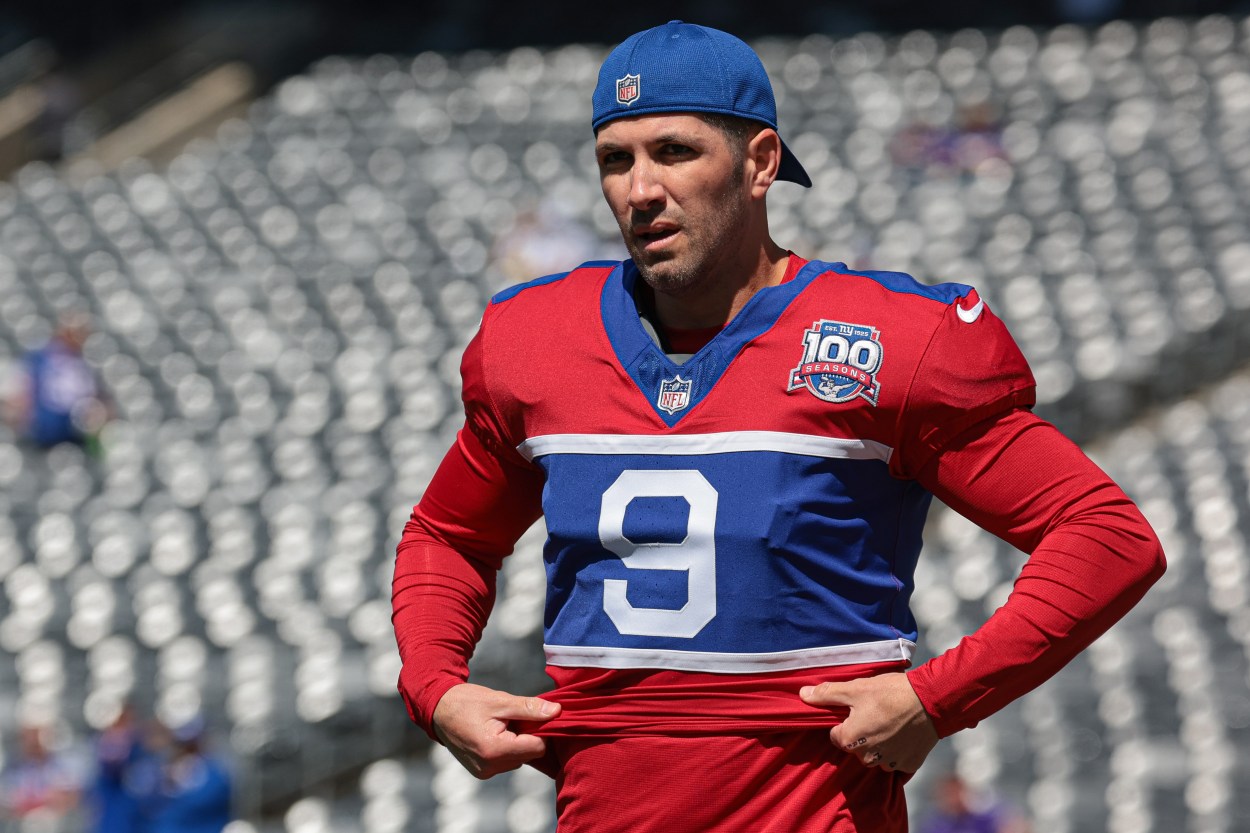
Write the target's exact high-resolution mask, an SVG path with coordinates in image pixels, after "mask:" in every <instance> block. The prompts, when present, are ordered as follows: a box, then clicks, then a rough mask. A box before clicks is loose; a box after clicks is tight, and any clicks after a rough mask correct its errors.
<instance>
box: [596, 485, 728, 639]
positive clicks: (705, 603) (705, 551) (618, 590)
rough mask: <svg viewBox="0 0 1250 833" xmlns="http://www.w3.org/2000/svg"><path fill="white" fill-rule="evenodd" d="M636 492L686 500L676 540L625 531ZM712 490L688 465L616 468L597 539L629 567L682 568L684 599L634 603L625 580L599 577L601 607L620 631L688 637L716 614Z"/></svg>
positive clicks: (647, 568)
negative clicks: (682, 530)
mask: <svg viewBox="0 0 1250 833" xmlns="http://www.w3.org/2000/svg"><path fill="white" fill-rule="evenodd" d="M636 497H680V498H685V500H686V502H687V503H689V504H690V520H689V523H688V525H687V527H686V537H685V539H683V540H682V541H681V542H680V543H676V544H662V543H650V544H646V543H644V544H635V543H634V542H633V541H630V540H629V539H628V538H626V537H625V510H626V508H627V507H628V506H629V503H630V501H632V500H633V499H634V498H636ZM718 497H719V496H718V495H717V493H716V490H715V489H714V488H712V484H711V483H708V482H707V478H705V477H704V476H703V475H702V474H701V473H699V472H698V471H695V470H693V469H689V470H686V469H683V470H678V471H655V470H635V469H630V470H627V471H623V472H621V476H620V477H618V478H617V479H616V482H615V483H613V484H612V485H611V486H610V487H609V488H608V490H607V491H606V492H604V493H603V503H602V508H601V509H600V513H599V541H600V543H602V544H603V546H604V548H605V549H607V550H608V551H609V552H612V553H615V554H616V555H617V556H619V557H620V559H621V561H622V562H624V564H625V566H626V567H629V568H630V569H635V570H685V571H686V572H687V574H688V579H687V590H688V596H687V600H686V604H685V605H684V606H683V607H681V608H680V609H678V610H670V609H667V608H656V607H634V606H633V605H632V604H630V602H629V599H628V598H627V595H626V594H627V590H628V588H629V581H628V580H625V579H605V580H604V582H603V610H604V612H605V613H607V614H608V618H609V619H611V620H612V624H614V625H616V629H617V630H618V631H620V632H621V633H623V634H631V635H636V636H675V637H683V638H686V639H689V638H691V637H693V636H695V635H696V634H698V633H699V631H701V630H703V628H704V627H705V626H706V625H707V623H708V622H711V621H712V619H713V618H715V616H716V503H717V499H718Z"/></svg>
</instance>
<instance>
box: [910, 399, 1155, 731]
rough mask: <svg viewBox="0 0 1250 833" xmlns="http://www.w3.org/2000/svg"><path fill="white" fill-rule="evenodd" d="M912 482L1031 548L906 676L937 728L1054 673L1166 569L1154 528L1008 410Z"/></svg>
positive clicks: (1099, 478) (1071, 454) (1107, 482)
mask: <svg viewBox="0 0 1250 833" xmlns="http://www.w3.org/2000/svg"><path fill="white" fill-rule="evenodd" d="M919 481H920V483H921V484H922V485H924V486H925V487H926V488H928V489H929V490H930V491H932V492H933V493H934V495H936V496H937V497H938V498H940V499H941V500H943V501H944V502H945V503H946V504H947V505H948V506H950V507H951V508H952V509H954V510H956V511H958V512H959V513H960V514H962V515H964V516H965V517H967V518H969V519H970V520H972V521H973V522H975V523H976V524H978V525H979V526H981V527H982V528H984V529H986V530H988V531H989V532H991V533H993V534H995V535H997V536H998V537H1000V538H1002V539H1003V540H1005V541H1007V542H1008V543H1010V544H1012V545H1013V546H1015V547H1017V548H1018V549H1021V550H1024V551H1025V552H1027V553H1029V558H1028V561H1027V562H1026V563H1025V564H1024V566H1023V568H1022V569H1021V571H1020V575H1019V577H1018V578H1017V580H1016V582H1015V585H1014V587H1013V589H1012V592H1011V594H1010V596H1009V597H1008V598H1007V601H1006V602H1005V603H1004V604H1003V606H1002V607H1000V608H999V609H998V610H996V611H995V612H994V613H993V614H992V615H991V616H990V618H989V620H988V621H986V622H985V624H984V625H982V626H981V627H980V628H978V629H977V630H976V631H975V632H974V633H972V634H971V635H969V636H967V637H965V638H964V639H963V640H961V641H960V642H959V644H958V645H956V646H955V647H954V648H951V649H950V650H948V651H946V652H945V653H943V654H941V655H940V656H938V657H935V658H933V659H931V660H929V661H928V662H926V663H924V664H923V665H921V666H919V667H917V668H915V669H912V670H911V671H909V672H908V679H909V680H910V681H911V684H912V687H913V688H914V689H915V691H916V694H917V696H918V697H919V698H920V701H921V703H922V704H923V705H924V707H925V710H926V711H927V712H928V714H929V716H930V718H931V719H932V720H933V723H934V726H935V727H936V728H937V730H938V734H939V735H941V736H943V737H945V736H947V735H950V734H952V733H954V732H955V731H958V730H959V729H965V728H968V727H971V726H974V725H976V724H977V723H978V722H979V721H980V720H982V719H984V718H985V717H987V716H989V715H991V714H993V713H994V712H996V711H998V710H999V709H1001V708H1002V707H1003V706H1005V705H1007V704H1008V703H1010V702H1011V701H1013V700H1015V699H1016V698H1018V697H1020V696H1022V695H1024V694H1025V693H1027V692H1029V691H1031V690H1032V689H1034V688H1035V687H1037V686H1038V685H1040V684H1041V683H1042V682H1044V681H1045V680H1047V679H1049V678H1050V677H1051V676H1052V675H1053V674H1055V673H1056V672H1057V671H1059V669H1060V668H1062V667H1063V666H1064V665H1065V664H1067V663H1068V661H1069V660H1071V659H1072V658H1073V657H1075V656H1076V655H1077V654H1078V653H1080V652H1081V651H1082V650H1084V649H1085V648H1086V647H1087V646H1088V645H1089V644H1090V643H1091V642H1093V641H1094V640H1095V639H1097V638H1098V637H1099V636H1100V635H1101V634H1103V633H1104V632H1105V631H1106V630H1107V629H1108V628H1110V627H1111V626H1112V625H1113V624H1115V622H1117V621H1118V620H1119V619H1120V618H1121V617H1122V616H1124V614H1125V613H1127V612H1128V611H1129V609H1130V608H1132V607H1133V605H1135V604H1136V603H1137V602H1138V601H1139V600H1140V599H1141V597H1142V596H1143V595H1144V594H1145V592H1146V590H1147V589H1149V587H1150V586H1151V585H1152V584H1153V583H1154V582H1155V581H1157V580H1158V578H1159V577H1160V576H1161V575H1162V574H1163V570H1164V555H1163V550H1162V547H1161V545H1160V544H1159V540H1158V538H1157V537H1156V536H1155V534H1154V531H1153V530H1152V529H1151V528H1150V525H1149V524H1148V523H1147V522H1146V519H1145V518H1144V517H1142V514H1141V512H1140V511H1138V509H1137V507H1136V506H1135V505H1134V504H1133V502H1132V501H1131V500H1130V499H1129V498H1128V497H1127V496H1126V495H1125V494H1124V492H1123V491H1122V490H1121V489H1120V487H1119V486H1117V485H1116V484H1115V483H1114V482H1113V481H1112V480H1111V478H1110V477H1108V476H1107V475H1106V474H1105V473H1104V472H1103V471H1102V470H1101V469H1099V468H1098V466H1096V465H1095V464H1094V463H1093V462H1092V461H1091V460H1090V459H1089V458H1088V457H1086V456H1085V455H1084V454H1083V453H1082V452H1081V450H1080V449H1079V448H1077V447H1076V445H1075V444H1073V443H1072V442H1071V441H1070V440H1068V439H1067V438H1066V437H1064V436H1063V435H1062V434H1060V433H1059V431H1058V430H1057V429H1055V427H1054V426H1053V425H1051V424H1050V423H1048V422H1045V421H1044V420H1042V419H1040V418H1039V417H1037V416H1034V415H1033V414H1032V413H1029V412H1028V411H1024V410H1015V411H1012V412H1010V413H1007V414H1003V415H1000V416H998V417H995V418H993V419H990V420H986V421H984V422H982V423H980V424H978V425H976V426H973V427H972V428H970V429H968V430H967V431H965V432H964V433H963V434H961V435H959V436H958V437H955V438H953V439H951V440H950V441H948V442H947V444H946V447H945V448H944V449H943V451H942V453H940V454H937V455H935V456H933V457H932V458H931V459H930V461H929V462H928V463H927V464H926V466H925V468H924V469H923V470H922V471H921V472H920V476H919Z"/></svg>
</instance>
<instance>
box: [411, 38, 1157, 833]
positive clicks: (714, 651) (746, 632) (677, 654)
mask: <svg viewBox="0 0 1250 833" xmlns="http://www.w3.org/2000/svg"><path fill="white" fill-rule="evenodd" d="M593 128H594V131H595V153H596V158H597V160H598V167H599V175H600V180H601V184H602V188H603V194H604V197H605V198H606V200H607V203H608V205H609V207H610V208H611V209H612V212H613V213H614V215H615V217H616V220H617V222H618V224H619V225H620V230H621V235H622V237H623V238H624V241H625V244H626V246H627V248H628V251H629V254H630V258H629V259H628V260H626V261H624V262H592V263H586V264H583V265H581V266H579V267H577V268H576V269H573V270H572V271H570V272H568V273H565V274H559V275H551V276H547V277H542V278H539V279H537V280H534V281H531V282H530V283H527V284H523V285H520V286H516V287H513V288H511V289H508V290H505V291H503V292H500V293H499V294H498V295H496V296H495V297H494V298H493V299H491V302H490V304H489V306H488V307H487V309H486V312H485V315H484V317H483V320H482V324H481V328H480V330H479V331H478V333H477V335H476V337H475V338H474V339H473V341H472V343H471V344H470V345H469V347H468V348H467V349H466V351H465V354H464V358H463V364H462V375H463V379H464V386H463V398H464V407H465V418H466V419H465V426H464V428H463V429H462V430H461V431H460V433H459V435H458V439H457V441H456V443H455V444H454V446H453V447H452V448H451V450H450V451H449V452H448V454H447V456H446V458H445V459H444V461H443V463H442V465H441V467H440V468H439V470H438V472H437V473H436V474H435V476H434V478H433V481H432V482H431V484H430V486H429V489H428V490H427V491H426V493H425V495H424V497H423V498H422V499H421V502H420V504H419V505H418V506H417V507H416V508H415V509H414V511H413V515H412V518H411V520H410V521H409V523H408V524H407V526H406V528H405V530H404V535H403V539H402V541H401V543H400V545H399V549H398V560H397V564H396V570H395V579H394V588H393V592H394V595H393V599H394V622H395V629H396V635H397V638H398V641H399V647H400V653H401V655H402V658H403V671H402V673H401V677H400V691H401V692H402V694H403V697H404V699H405V701H406V703H407V705H408V708H409V710H410V713H411V715H412V717H413V719H414V720H415V721H416V722H417V723H418V724H420V725H421V726H423V727H424V728H425V729H426V730H427V731H428V732H430V733H431V735H432V736H434V737H437V738H438V739H439V740H440V741H441V742H442V743H444V744H446V745H447V747H448V748H449V749H450V750H451V751H452V753H453V754H454V755H455V756H456V757H457V758H458V759H459V760H460V761H461V762H462V763H463V764H464V765H465V766H466V767H467V768H468V769H469V770H470V771H471V772H473V773H474V774H476V775H478V776H480V777H489V776H490V775H493V774H495V773H498V772H501V771H504V770H508V769H512V768H515V767H517V766H520V765H522V764H523V763H530V764H532V765H534V766H537V767H539V768H542V769H543V770H545V771H546V772H548V773H550V774H552V775H553V776H554V777H555V778H556V779H557V812H558V815H559V827H560V830H561V831H562V833H579V831H595V833H603V831H630V833H638V831H651V830H655V831H660V830H663V831H666V833H673V832H674V831H678V832H681V831H690V832H691V833H694V831H709V830H733V831H744V830H750V831H756V832H757V833H758V832H759V831H786V832H787V833H789V832H790V831H796V830H805V831H806V830H836V831H854V830H858V831H873V833H881V832H882V831H902V830H905V829H906V824H907V813H906V806H905V802H904V796H903V785H904V783H905V782H906V780H907V778H908V776H909V774H910V773H912V772H914V771H915V770H916V769H917V768H918V767H919V766H920V765H921V764H922V763H923V761H924V760H925V757H926V756H927V755H928V753H929V752H930V751H931V750H932V748H933V747H934V745H935V744H936V743H937V742H938V739H939V738H940V737H944V736H947V735H950V734H952V733H953V732H956V731H959V730H961V729H964V728H967V727H970V726H973V725H975V724H976V723H977V722H978V721H979V720H981V719H983V718H984V717H986V716H987V715H990V714H992V713H993V712H994V711H996V710H997V709H1000V708H1001V707H1002V706H1003V705H1005V704H1006V703H1008V702H1010V701H1011V700H1013V699H1014V698H1017V697H1019V696H1020V695H1022V694H1024V693H1025V692H1027V691H1029V690H1031V689H1032V688H1034V687H1035V686H1037V685H1039V684H1040V683H1041V682H1043V681H1044V680H1046V679H1047V678H1048V677H1050V676H1051V675H1053V674H1054V673H1055V672H1056V671H1057V670H1058V669H1059V668H1061V667H1062V666H1063V665H1064V664H1065V663H1066V662H1068V661H1069V660H1070V659H1071V658H1072V657H1073V656H1075V655H1076V654H1077V653H1078V652H1079V651H1081V650H1082V649H1083V648H1084V647H1085V646H1087V645H1088V644H1089V643H1090V642H1091V641H1092V640H1094V639H1095V638H1096V637H1097V636H1098V635H1099V634H1101V633H1102V632H1103V631H1105V630H1106V629H1107V628H1108V627H1110V626H1111V624H1113V623H1114V622H1115V621H1116V620H1117V619H1118V618H1119V617H1120V616H1122V615H1123V614H1124V613H1125V612H1126V611H1127V610H1128V609H1129V608H1130V607H1132V605H1133V604H1134V603H1136V601H1137V600H1138V599H1140V598H1141V596H1142V595H1143V594H1144V593H1145V592H1146V590H1147V588H1148V587H1149V586H1150V585H1151V584H1152V583H1153V582H1154V581H1155V580H1156V579H1157V578H1158V577H1159V576H1160V574H1161V573H1162V571H1163V567H1164V561H1163V554H1162V552H1161V550H1160V546H1159V543H1158V541H1157V539H1156V537H1155V536H1154V534H1153V532H1152V531H1151V529H1150V528H1149V526H1148V525H1147V523H1146V522H1145V520H1144V519H1143V518H1142V516H1141V514H1140V513H1139V512H1138V510H1137V508H1136V507H1135V506H1134V505H1133V504H1132V503H1131V502H1130V501H1129V499H1128V498H1126V497H1125V495H1124V493H1123V492H1122V491H1121V490H1120V489H1119V487H1117V486H1116V485H1115V484H1114V483H1113V482H1112V481H1111V480H1110V479H1109V478H1108V477H1107V476H1106V475H1105V474H1104V473H1103V472H1102V471H1100V470H1099V469H1098V468H1097V467H1096V466H1095V465H1094V464H1093V463H1092V462H1090V460H1089V459H1087V458H1086V457H1085V456H1084V455H1083V454H1082V453H1081V452H1080V451H1079V450H1078V449H1077V448H1076V447H1075V446H1074V445H1073V444H1072V443H1071V442H1069V441H1068V440H1066V439H1065V438H1064V437H1063V436H1062V435H1060V433H1059V432H1058V431H1057V430H1056V429H1055V428H1054V427H1053V426H1051V425H1049V424H1048V423H1046V422H1044V421H1043V420H1041V419H1040V418H1038V417H1036V416H1034V415H1033V414H1032V412H1031V410H1030V408H1031V406H1032V405H1033V403H1034V382H1033V378H1032V375H1031V373H1030V371H1029V368H1028V365H1027V364H1026V362H1025V360H1024V358H1023V357H1022V355H1021V354H1020V351H1019V350H1018V349H1017V347H1016V345H1015V343H1014V342H1013V340H1012V339H1011V337H1010V335H1009V334H1008V333H1007V330H1006V329H1005V327H1004V326H1003V324H1002V322H1001V321H1000V320H999V319H998V318H997V317H996V316H995V315H994V313H993V312H992V311H991V310H990V309H988V308H987V307H986V305H985V303H984V302H983V301H982V300H980V298H979V297H978V296H977V293H976V291H975V290H974V289H972V288H971V287H969V286H965V285H962V284H957V283H947V284H938V285H935V286H930V285H925V284H922V283H920V282H918V281H916V280H914V279H912V278H911V277H909V276H907V275H904V274H900V273H893V272H875V271H863V270H856V269H851V268H849V267H847V266H846V265H845V264H842V263H825V262H819V261H814V260H806V259H804V258H803V257H801V256H800V255H798V254H795V253H793V252H790V251H787V250H786V249H785V248H783V247H782V246H780V245H778V244H777V243H775V242H774V241H773V239H772V238H771V236H770V233H769V228H768V215H767V195H768V192H769V190H770V189H771V188H772V187H773V186H774V184H776V182H777V181H778V180H785V181H789V182H792V183H797V184H798V185H801V186H810V185H811V184H812V182H811V179H810V177H809V176H808V174H807V172H806V171H805V170H804V169H803V166H802V165H801V164H800V163H799V161H798V160H797V159H796V158H795V156H794V154H793V153H792V152H791V151H790V149H789V148H788V147H787V146H786V144H785V143H784V142H783V141H782V139H781V136H780V135H779V133H778V124H777V114H776V104H775V100H774V96H773V91H772V87H771V85H770V84H769V81H768V77H767V74H766V73H765V71H764V68H763V66H762V64H761V62H760V60H759V58H758V57H757V56H756V55H755V53H754V52H753V51H752V50H751V49H750V48H749V47H748V46H747V45H746V44H745V43H743V42H742V41H741V40H739V39H737V38H735V37H733V36H731V35H728V34H726V33H724V32H720V31H717V30H714V29H709V28H705V27H701V26H695V25H691V24H686V23H682V22H680V21H673V22H670V23H668V24H665V25H663V26H659V27H656V28H653V29H649V30H647V31H644V32H640V33H638V34H636V35H634V36H632V37H630V38H629V39H627V40H626V41H625V42H623V43H622V44H621V45H620V46H618V47H617V48H616V49H615V50H613V51H612V53H611V54H610V55H609V56H608V58H607V59H606V61H605V62H604V64H603V67H602V69H601V71H600V74H599V80H598V85H597V86H596V88H595V91H594V96H593ZM934 495H936V496H938V497H939V498H941V499H942V500H943V501H945V502H946V503H947V504H948V505H950V506H951V507H953V508H954V509H956V510H958V511H959V512H961V513H963V514H964V515H966V516H967V517H969V518H970V519H972V520H973V521H975V522H976V523H978V524H979V525H981V526H982V527H984V528H985V529H987V530H989V531H991V532H993V533H994V534H996V535H998V536H1000V537H1001V538H1003V539H1005V540H1007V541H1009V542H1010V543H1012V544H1014V545H1015V546H1016V547H1018V548H1020V549H1022V550H1024V551H1025V552H1027V553H1029V558H1028V561H1027V562H1026V563H1025V564H1024V567H1023V569H1022V571H1021V574H1020V576H1019V579H1018V580H1017V581H1016V584H1015V589H1014V592H1013V593H1012V594H1011V596H1010V598H1009V599H1008V600H1007V602H1006V603H1005V604H1004V605H1003V606H1002V607H1001V608H1000V609H998V610H997V611H996V612H995V613H994V614H993V615H992V616H991V617H990V618H989V620H988V621H987V622H986V623H985V624H984V625H983V626H982V627H981V628H980V629H978V630H977V631H976V632H975V633H974V634H972V635H970V636H969V637H968V638H966V639H964V640H963V641H962V642H961V643H960V644H959V645H958V646H957V647H955V648H952V649H951V650H949V651H947V652H946V653H944V654H942V655H941V656H938V657H936V658H934V659H932V660H930V661H928V662H926V663H924V664H922V665H920V666H918V667H914V668H912V667H910V662H911V657H912V652H913V650H914V647H915V641H916V638H917V633H916V622H915V620H914V618H913V617H912V614H911V612H910V611H909V609H908V600H909V597H910V594H911V592H912V590H913V572H914V568H915V565H916V561H917V558H918V557H919V555H920V546H921V530H922V527H923V525H924V520H925V515H926V512H927V510H928V507H929V503H930V501H931V499H932V497H933V496H934ZM540 516H543V517H545V520H546V526H547V530H548V540H547V543H546V547H545V554H544V558H545V563H546V571H547V579H548V585H547V607H546V616H545V631H544V642H545V652H546V661H547V671H548V674H549V675H550V676H551V678H552V680H553V681H554V683H555V687H554V689H553V690H552V691H551V692H549V693H548V694H545V695H543V696H542V697H520V696H515V695H513V694H510V693H508V692H502V691H496V690H491V689H488V688H484V687H482V686H478V685H476V684H474V683H471V682H469V681H468V671H467V660H468V657H469V656H470V654H471V653H472V651H473V648H474V645H475V643H476V642H477V640H478V638H479V637H480V636H481V632H482V628H483V626H484V624H485V622H486V620H487V617H488V616H489V615H490V612H491V607H492V604H493V601H494V591H495V576H496V572H497V571H498V569H499V567H500V564H501V561H502V559H503V558H504V557H505V556H506V555H507V554H508V553H509V552H510V551H511V549H512V546H513V544H514V542H515V541H516V540H517V538H518V537H519V536H520V535H521V534H522V533H523V532H524V531H525V530H526V529H527V528H528V527H529V526H530V525H531V524H532V523H534V521H536V520H537V519H538V518H539V517H540Z"/></svg>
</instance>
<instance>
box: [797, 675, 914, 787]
mask: <svg viewBox="0 0 1250 833" xmlns="http://www.w3.org/2000/svg"><path fill="white" fill-rule="evenodd" d="M799 697H800V698H802V700H803V702H804V703H807V704H808V705H811V706H844V707H847V708H849V709H850V710H851V713H850V715H849V716H848V717H847V718H846V720H844V721H842V723H841V724H840V725H838V726H834V727H833V728H832V729H830V730H829V739H830V740H832V741H833V744H834V746H836V747H838V748H839V749H844V750H846V751H847V752H850V753H851V754H852V755H855V756H856V757H857V758H859V759H860V761H862V762H863V763H864V765H865V766H877V767H881V768H882V769H888V770H891V771H894V770H897V771H899V772H915V771H916V770H917V769H919V768H920V765H921V764H923V763H924V760H925V758H927V757H928V756H929V753H930V752H931V751H933V747H934V746H936V745H937V742H938V734H937V730H936V729H934V728H933V721H931V720H930V719H929V715H928V714H927V713H926V712H925V710H924V706H922V705H921V703H920V698H919V697H917V696H916V692H915V691H913V690H912V687H911V683H910V682H908V680H907V675H906V674H904V673H901V672H894V673H890V674H880V675H878V676H876V677H863V678H861V679H858V680H848V681H846V682H841V683H821V684H820V685H815V686H804V687H803V688H802V689H801V690H800V691H799Z"/></svg>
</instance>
